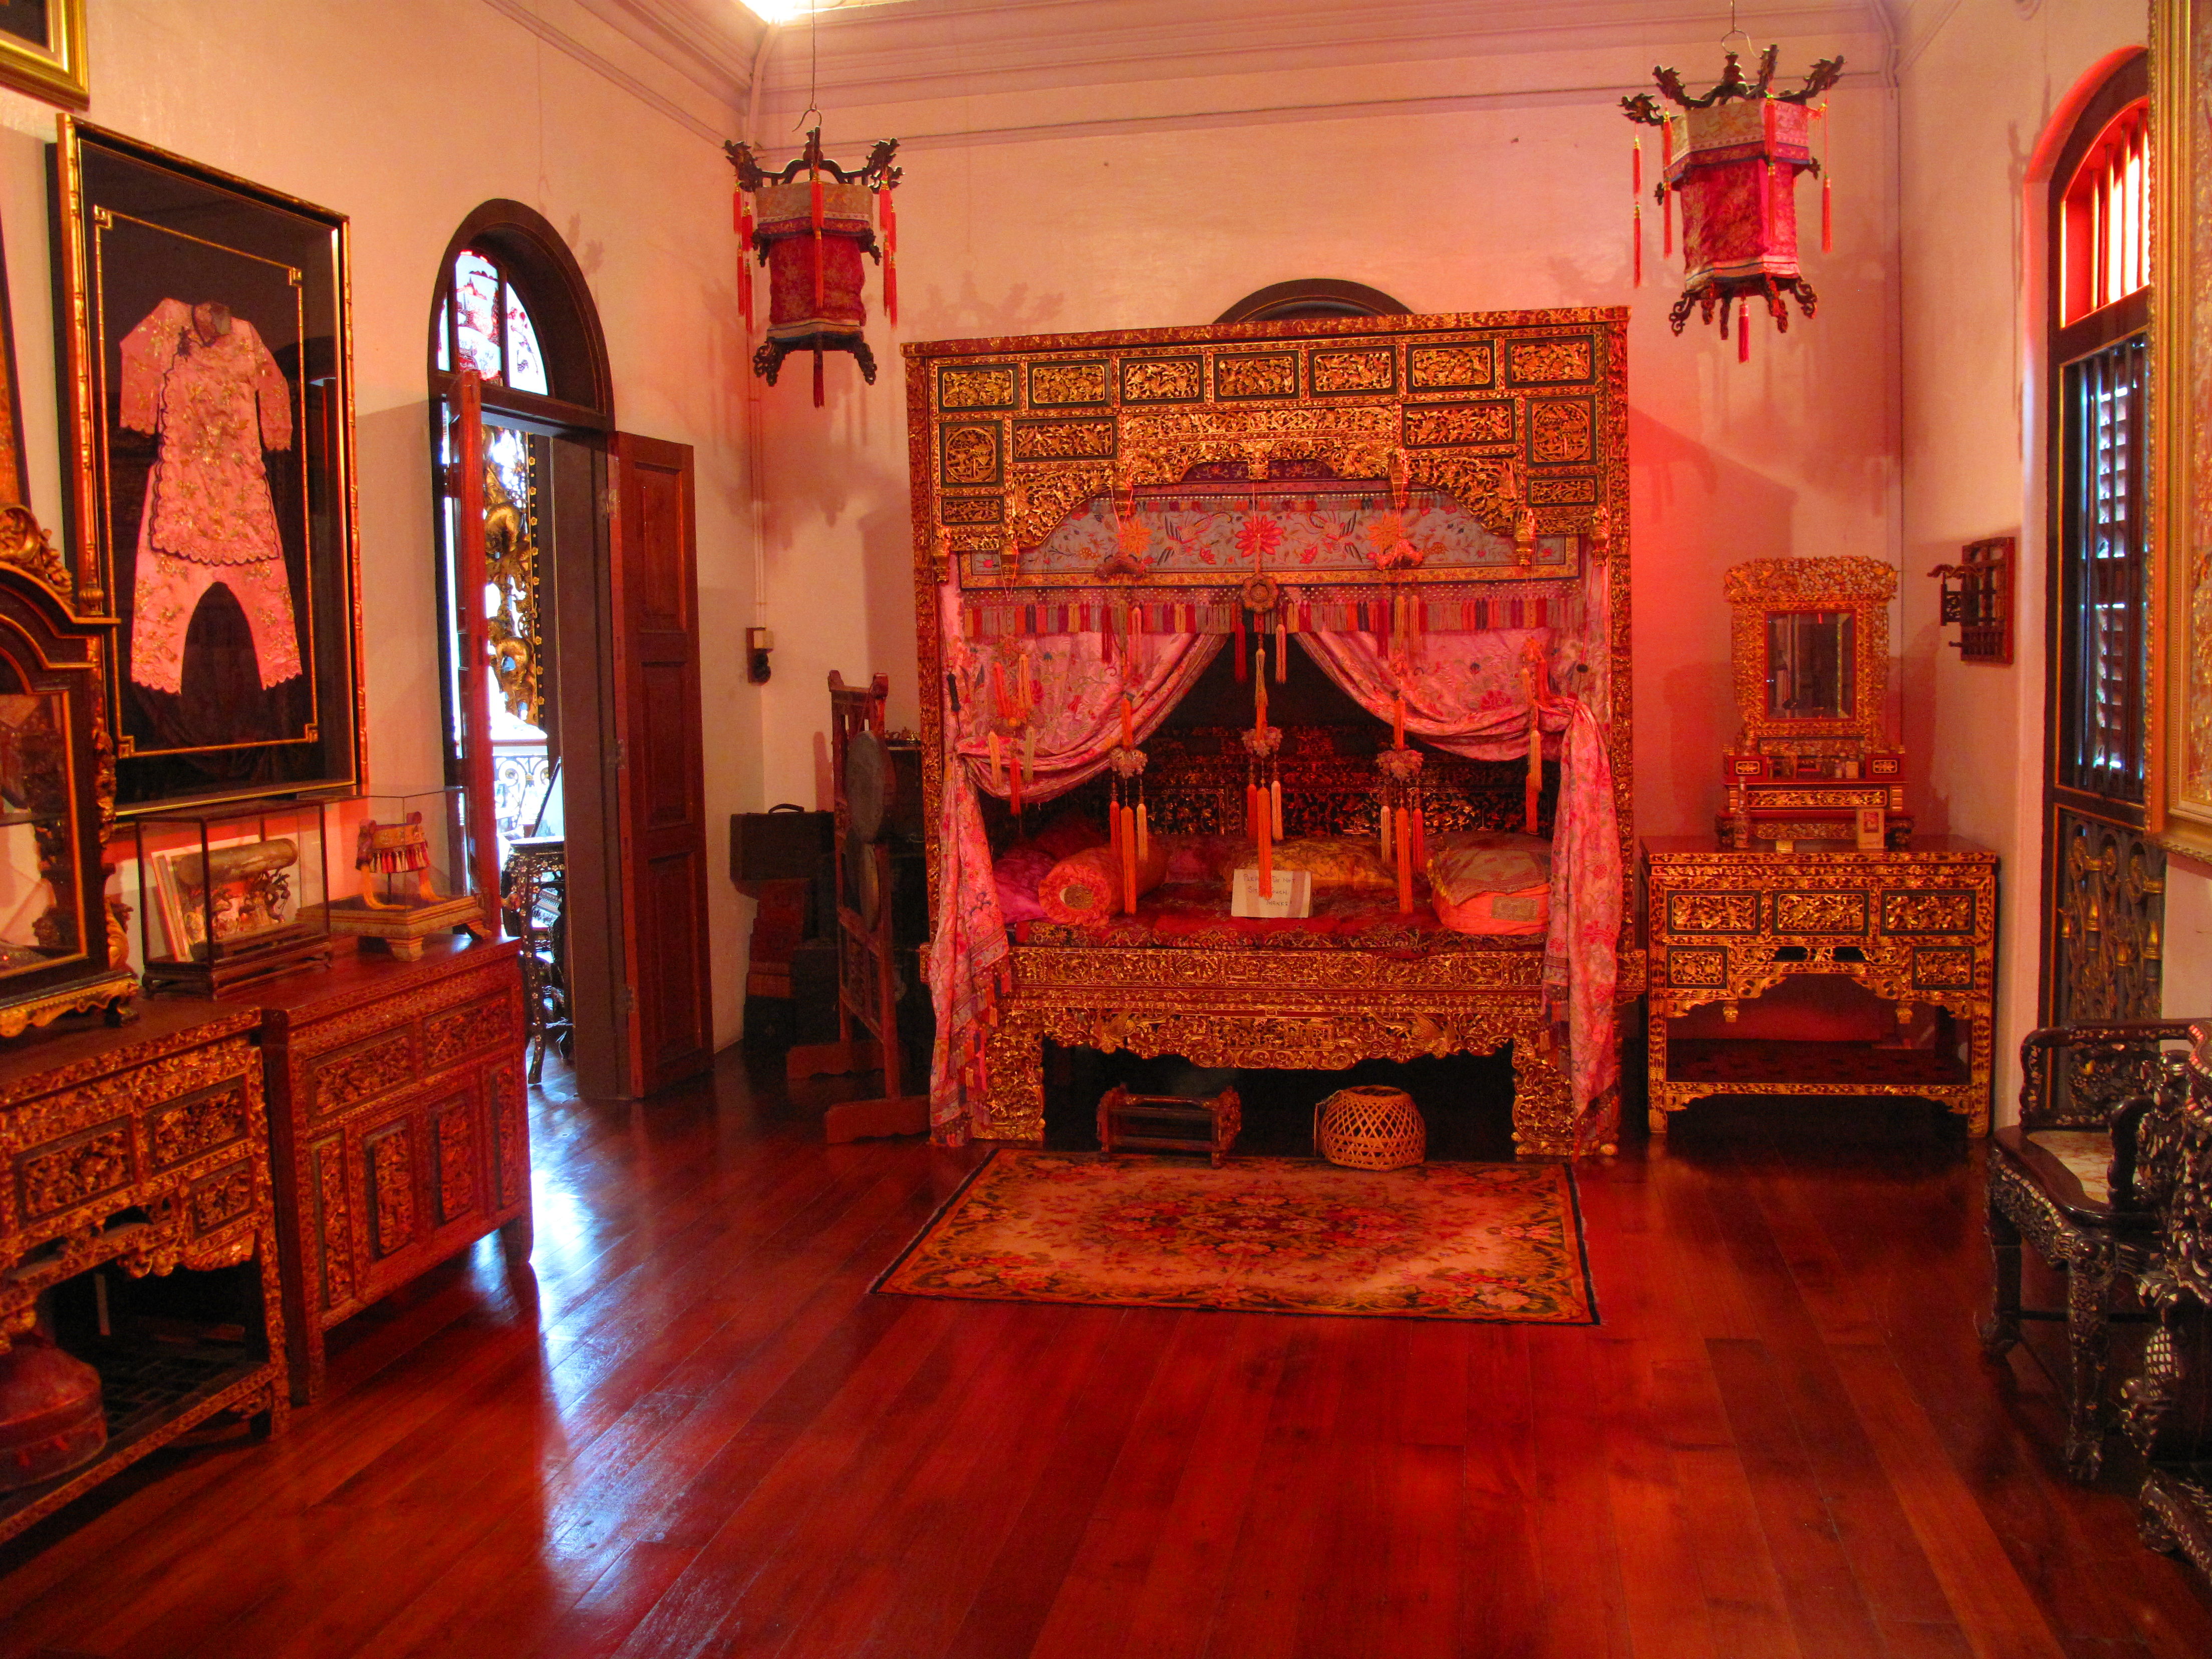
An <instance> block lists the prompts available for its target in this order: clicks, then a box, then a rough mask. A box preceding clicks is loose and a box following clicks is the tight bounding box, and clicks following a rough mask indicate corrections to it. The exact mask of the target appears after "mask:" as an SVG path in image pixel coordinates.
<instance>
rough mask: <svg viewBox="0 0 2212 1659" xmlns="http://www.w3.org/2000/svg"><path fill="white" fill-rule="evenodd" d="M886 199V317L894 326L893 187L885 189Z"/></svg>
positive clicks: (895, 218) (895, 245) (895, 219)
mask: <svg viewBox="0 0 2212 1659" xmlns="http://www.w3.org/2000/svg"><path fill="white" fill-rule="evenodd" d="M883 198H884V319H885V320H886V321H888V322H890V323H891V324H893V325H896V324H897V322H898V215H897V213H896V211H894V210H892V207H891V187H890V185H884V188H883Z"/></svg>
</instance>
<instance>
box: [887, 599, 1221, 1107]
mask: <svg viewBox="0 0 2212 1659" xmlns="http://www.w3.org/2000/svg"><path fill="white" fill-rule="evenodd" d="M939 625H940V627H941V628H942V629H943V633H942V635H940V637H941V638H942V639H943V640H944V641H945V673H946V677H947V678H948V680H949V681H950V682H951V684H955V685H957V687H958V688H959V690H958V697H957V705H956V703H955V702H954V700H953V698H952V697H951V696H949V695H948V694H947V691H946V689H945V687H943V686H940V687H939V689H938V696H939V697H940V698H943V699H944V702H943V708H944V716H945V750H946V753H947V755H948V757H954V758H953V759H952V760H950V761H948V763H947V765H946V767H945V780H944V784H943V787H942V788H941V789H940V790H939V803H938V809H939V817H938V824H937V836H938V842H937V844H938V860H939V863H938V870H939V885H938V894H937V903H938V921H937V930H936V932H935V933H934V934H933V936H932V937H931V939H930V943H929V988H930V994H931V997H932V999H933V1001H934V1002H935V1004H936V1007H937V1047H936V1051H935V1054H933V1058H932V1062H931V1066H930V1088H929V1116H930V1129H931V1133H932V1134H933V1135H934V1136H935V1137H936V1138H937V1139H939V1140H940V1141H945V1142H951V1143H955V1144H957V1143H958V1142H960V1141H963V1140H965V1139H967V1138H968V1134H969V1130H970V1129H971V1128H972V1127H974V1125H975V1122H976V1121H978V1120H980V1117H981V1114H982V1111H983V1103H982V1100H981V1081H982V1073H981V1056H980V1052H979V1051H980V1043H981V1035H982V1031H983V1029H984V1025H985V1024H986V1022H987V1018H988V1017H989V1012H990V1007H991V1003H992V1000H993V997H994V992H995V988H996V986H997V983H998V978H999V975H1000V970H1001V968H1002V967H1003V965H1004V963H1005V962H1006V952H1007V950H1008V948H1009V947H1008V941H1007V938H1006V918H1005V917H1004V915H1001V914H1000V909H999V890H998V884H997V883H996V882H995V881H994V880H993V878H992V874H991V848H990V844H989V842H987V840H986V839H985V836H984V833H983V814H982V808H981V802H980V800H979V798H978V794H977V792H978V791H979V790H983V791H988V792H989V793H993V794H997V795H1005V794H1006V793H1008V786H1009V784H1010V782H1011V776H1010V770H1009V775H1006V776H999V777H994V775H993V769H992V765H991V750H990V741H989V724H988V723H989V720H990V715H991V708H990V702H989V691H988V686H989V678H988V672H987V660H988V658H989V656H990V653H987V652H986V651H982V650H979V649H976V648H974V647H970V646H969V644H968V643H967V641H964V640H963V638H962V636H961V631H960V593H959V590H958V589H957V587H955V586H952V585H951V584H950V583H948V584H946V585H945V587H944V588H943V589H942V590H941V591H940V592H939ZM1107 641H1108V636H1107V635H1103V634H1042V635H1036V636H1034V637H1032V638H1030V640H1028V641H1024V646H1023V648H1022V652H1021V654H1022V655H1024V656H1026V657H1027V658H1028V659H1029V663H1030V678H1031V684H1032V685H1033V687H1034V694H1035V702H1034V708H1033V713H1032V715H1031V719H1030V730H1031V731H1032V732H1033V733H1034V735H1035V739H1036V742H1035V766H1034V769H1033V770H1032V769H1030V766H1029V764H1028V763H1026V761H1025V762H1024V775H1023V781H1022V796H1023V799H1024V802H1030V801H1036V802H1043V801H1048V800H1050V799H1053V798H1054V797H1055V796H1058V795H1063V794H1066V793H1067V792H1068V791H1069V790H1071V789H1073V788H1076V787H1079V785H1081V784H1084V783H1086V782H1088V781H1090V780H1091V779H1092V778H1094V777H1096V776H1097V775H1098V774H1099V773H1100V772H1101V771H1102V770H1103V769H1104V768H1105V765H1106V758H1107V756H1108V755H1109V753H1110V752H1111V751H1112V750H1113V749H1114V748H1115V746H1116V745H1118V744H1120V742H1121V697H1122V694H1123V692H1124V691H1125V690H1126V691H1127V692H1128V693H1129V694H1130V696H1132V697H1133V699H1134V702H1135V710H1134V723H1135V731H1136V736H1137V740H1138V742H1139V744H1141V743H1142V742H1143V741H1144V738H1145V736H1146V733H1148V732H1151V731H1152V729H1153V728H1154V727H1155V726H1158V724H1159V723H1160V721H1161V720H1163V719H1164V718H1165V717H1166V715H1167V713H1168V711H1169V710H1170V709H1171V708H1174V707H1175V706H1176V703H1178V702H1181V701H1182V697H1183V694H1184V693H1185V692H1187V691H1188V690H1190V688H1191V686H1192V684H1194V682H1195V681H1196V680H1197V678H1198V677H1199V676H1200V674H1201V673H1203V672H1204V671H1205V670H1206V664H1207V663H1209V662H1211V661H1212V659H1213V653H1215V652H1217V651H1218V650H1219V649H1220V648H1221V642H1222V640H1221V635H1218V634H1216V635H1205V634H1138V635H1133V636H1132V637H1131V639H1130V640H1129V641H1128V642H1127V646H1126V647H1124V648H1123V649H1121V650H1120V651H1117V652H1116V654H1115V658H1114V659H1113V660H1109V659H1108V656H1107ZM1012 667H1013V664H1012V661H1010V660H1007V659H1001V661H1000V671H1001V674H1002V675H1003V674H1005V673H1006V671H1007V670H1008V669H1010V668H1012ZM1015 743H1016V744H1019V743H1020V739H1016V740H1015ZM1012 746H1013V745H1008V748H1012ZM1002 755H1003V757H1004V758H1005V759H1006V760H1007V761H1011V758H1012V757H1011V755H1010V754H1004V751H1002Z"/></svg>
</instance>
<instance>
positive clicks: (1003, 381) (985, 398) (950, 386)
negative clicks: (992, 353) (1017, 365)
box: [937, 363, 1014, 409]
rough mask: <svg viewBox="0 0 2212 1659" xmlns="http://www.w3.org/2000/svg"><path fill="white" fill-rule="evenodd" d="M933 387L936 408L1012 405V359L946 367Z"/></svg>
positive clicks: (1000, 406)
mask: <svg viewBox="0 0 2212 1659" xmlns="http://www.w3.org/2000/svg"><path fill="white" fill-rule="evenodd" d="M937 387H938V391H937V406H938V407H939V409H1012V407H1013V406H1014V368H1013V365H1012V363H991V364H988V365H982V366H977V367H974V368H951V367H948V368H945V369H944V370H943V371H942V372H941V373H940V374H939V378H938V382H937Z"/></svg>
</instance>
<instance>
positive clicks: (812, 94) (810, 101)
mask: <svg viewBox="0 0 2212 1659" xmlns="http://www.w3.org/2000/svg"><path fill="white" fill-rule="evenodd" d="M1729 15H1730V16H1734V15H1735V13H1734V11H1733V10H1731V11H1730V13H1729ZM821 78H822V7H821V5H820V3H819V0H808V3H807V7H806V108H805V110H804V111H803V112H801V113H800V115H799V122H798V125H795V126H793V128H792V131H793V132H804V131H806V123H807V120H808V118H810V117H811V118H812V119H813V122H814V125H816V126H820V125H822V112H821V110H820V109H819V108H818V107H817V106H816V104H815V101H814V100H816V99H817V97H819V96H820V95H821V86H820V82H821Z"/></svg>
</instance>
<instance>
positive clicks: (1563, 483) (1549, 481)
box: [1528, 477, 1597, 507]
mask: <svg viewBox="0 0 2212 1659" xmlns="http://www.w3.org/2000/svg"><path fill="white" fill-rule="evenodd" d="M1528 499H1529V500H1530V501H1534V502H1535V503H1536V504H1537V505H1538V506H1539V507H1589V506H1590V505H1592V504H1594V503H1595V501H1596V500H1597V480H1596V479H1595V477H1589V478H1575V477H1566V478H1531V479H1529V480H1528Z"/></svg>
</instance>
